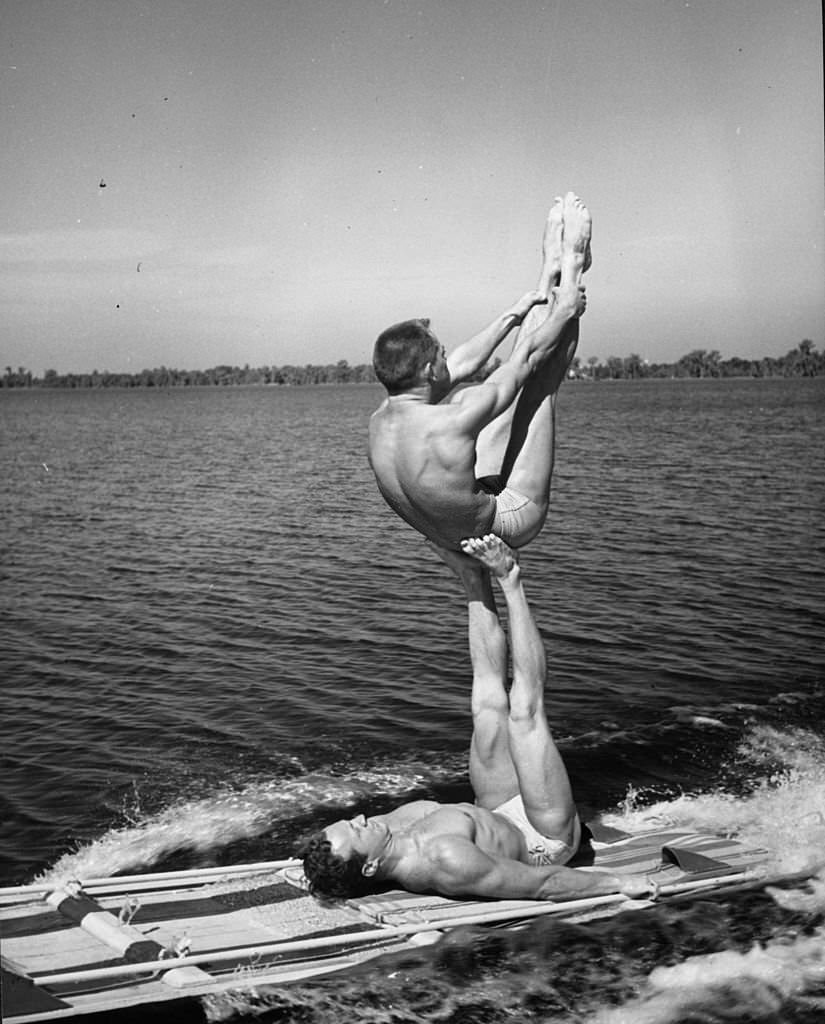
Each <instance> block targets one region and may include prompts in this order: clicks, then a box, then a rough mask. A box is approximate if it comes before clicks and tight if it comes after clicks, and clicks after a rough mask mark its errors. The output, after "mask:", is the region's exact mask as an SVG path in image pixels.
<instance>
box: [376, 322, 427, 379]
mask: <svg viewBox="0 0 825 1024" xmlns="http://www.w3.org/2000/svg"><path fill="white" fill-rule="evenodd" d="M443 359H444V347H443V345H442V344H441V342H440V341H439V340H438V338H436V336H435V335H434V334H433V332H432V331H431V330H430V321H429V320H427V319H426V318H425V319H422V320H404V321H403V322H402V323H400V324H393V326H392V327H388V328H387V329H386V330H385V331H382V332H381V334H379V335H378V338H377V340H376V342H375V348H374V349H373V354H372V365H373V367H374V369H375V376H376V377H377V378H378V379H379V380H380V381H381V383H382V384H383V385H384V387H385V388H386V389H387V392H388V393H389V394H391V395H397V394H400V393H401V392H402V391H409V390H410V388H414V387H416V385H418V384H421V383H422V382H423V378H424V372H425V370H426V369H427V366H428V364H429V366H430V368H431V370H435V371H436V373H438V372H440V371H441V369H442V367H441V366H440V365H439V363H440V362H441V361H443ZM430 383H432V381H430Z"/></svg>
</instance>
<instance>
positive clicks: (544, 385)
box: [476, 192, 591, 547]
mask: <svg viewBox="0 0 825 1024" xmlns="http://www.w3.org/2000/svg"><path fill="white" fill-rule="evenodd" d="M563 216H564V231H563V235H562V238H561V256H560V268H561V269H560V284H559V287H558V292H559V293H562V292H564V291H575V292H577V291H579V289H580V287H581V278H582V274H583V273H584V272H585V270H586V269H587V267H588V266H589V265H590V236H591V218H590V214H589V212H588V210H587V207H586V206H585V205H584V204H583V203H582V202H581V200H580V199H578V197H576V196H575V195H573V193H572V192H569V193H568V194H567V195H566V196H565V198H564V203H563ZM522 330H523V328H522ZM537 330H539V331H540V330H541V325H539V327H538V328H537ZM534 333H535V331H534ZM578 341H579V321H578V319H574V320H571V321H570V322H569V323H568V324H567V326H566V327H565V329H564V331H563V333H562V335H561V338H560V339H559V342H558V344H556V345H555V346H554V347H553V348H552V349H551V351H550V353H549V355H547V356H546V357H545V358H544V360H543V361H542V362H541V363H540V364H539V366H538V367H537V369H536V371H535V372H534V374H533V376H532V377H531V378H530V379H529V380H528V382H527V383H526V384H525V386H524V387H523V388H522V390H521V393H520V394H519V396H518V397H517V399H516V402H515V403H514V407H513V409H512V415H511V416H510V418H509V421H508V423H507V435H506V442H505V447H504V449H503V454H502V455H501V457H500V464H499V465H500V468H499V470H497V471H496V472H497V474H498V476H499V479H500V481H501V483H502V484H503V485H507V486H509V487H511V488H513V490H515V491H517V492H518V493H519V494H523V495H524V496H525V497H527V498H529V499H530V500H531V501H532V503H533V506H534V507H533V516H532V518H531V519H530V521H529V523H527V524H525V527H524V530H523V532H522V533H521V534H520V535H518V536H516V537H513V538H511V539H512V542H513V543H514V544H515V545H516V546H517V547H522V546H523V545H524V544H527V543H528V542H529V541H530V540H532V539H533V538H534V537H535V536H536V534H538V533H539V531H540V530H541V528H542V526H543V525H544V520H545V518H546V516H547V508H548V505H549V502H550V483H551V480H552V476H553V465H554V461H555V419H556V410H555V400H556V393H557V392H558V389H559V387H560V386H561V384H562V382H563V381H564V379H565V377H566V376H567V371H568V369H569V367H570V363H571V361H572V359H573V356H574V355H575V352H576V348H577V346H578ZM517 344H518V342H517ZM508 412H509V410H508ZM505 415H507V414H506V413H505ZM499 419H501V417H499ZM494 423H498V421H494ZM491 426H492V425H491ZM503 428H504V423H503V422H502V424H500V425H499V426H498V427H497V433H496V434H495V435H492V434H491V439H492V438H493V437H494V438H495V443H496V444H498V445H500V444H501V438H502V433H503ZM487 429H490V428H487ZM496 457H497V458H498V457H499V456H498V452H496ZM492 461H493V460H492V458H491V457H490V456H489V455H488V454H487V453H485V464H490V462H492ZM476 466H477V476H484V475H488V474H485V473H481V472H478V466H479V460H478V459H477V462H476Z"/></svg>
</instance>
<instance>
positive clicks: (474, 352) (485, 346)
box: [447, 292, 547, 384]
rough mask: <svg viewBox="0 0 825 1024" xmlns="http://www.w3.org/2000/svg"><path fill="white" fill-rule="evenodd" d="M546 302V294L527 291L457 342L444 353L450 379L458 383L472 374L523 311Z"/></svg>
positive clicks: (517, 320)
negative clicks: (477, 330)
mask: <svg viewBox="0 0 825 1024" xmlns="http://www.w3.org/2000/svg"><path fill="white" fill-rule="evenodd" d="M546 302H547V296H546V295H543V294H542V293H541V292H527V293H526V294H525V295H523V296H522V297H521V298H520V299H519V300H518V302H516V303H515V304H514V305H513V306H511V307H510V308H509V309H505V311H504V312H503V313H502V314H501V315H500V316H497V317H496V318H495V320H493V322H492V323H491V324H488V325H487V326H486V327H485V328H484V329H483V330H481V331H479V332H478V334H476V335H474V336H473V337H472V338H470V339H469V340H468V341H465V342H463V343H462V344H461V345H459V346H458V347H457V348H456V349H455V351H454V352H452V353H451V354H450V355H449V356H448V357H447V368H448V369H449V371H450V381H451V383H452V384H460V383H461V382H462V381H465V380H467V379H468V378H469V377H472V376H473V374H474V373H476V371H477V370H480V369H481V367H482V366H484V364H485V363H486V362H487V360H488V359H489V358H490V356H491V355H492V354H493V352H494V351H495V349H496V348H497V347H498V346H499V345H500V344H501V342H502V341H504V339H505V338H506V337H507V335H508V334H509V333H510V331H511V330H512V329H513V328H514V327H516V326H517V325H518V324H520V323H521V322H522V320H523V319H524V317H525V315H526V314H527V312H528V311H529V310H530V309H531V308H532V307H534V306H536V305H540V304H543V303H546Z"/></svg>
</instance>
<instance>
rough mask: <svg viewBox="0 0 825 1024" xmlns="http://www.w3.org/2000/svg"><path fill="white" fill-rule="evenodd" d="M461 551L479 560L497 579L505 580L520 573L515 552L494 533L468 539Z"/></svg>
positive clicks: (463, 542)
mask: <svg viewBox="0 0 825 1024" xmlns="http://www.w3.org/2000/svg"><path fill="white" fill-rule="evenodd" d="M461 550H462V551H463V552H464V553H465V554H467V555H472V557H473V558H476V559H478V561H479V562H481V564H482V565H483V566H484V567H485V568H487V569H489V570H490V572H491V573H492V575H493V576H495V577H496V578H497V579H504V578H505V577H507V576H512V575H513V574H514V573H516V574H517V573H518V571H519V568H518V560H517V559H516V554H515V552H514V551H513V550H512V548H510V547H508V546H507V545H506V544H505V543H504V541H503V540H502V539H501V537H497V536H496V535H495V534H494V533H488V534H485V536H483V537H468V538H467V539H466V540H463V541H462V542H461Z"/></svg>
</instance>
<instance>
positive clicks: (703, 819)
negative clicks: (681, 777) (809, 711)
mask: <svg viewBox="0 0 825 1024" xmlns="http://www.w3.org/2000/svg"><path fill="white" fill-rule="evenodd" d="M739 756H740V758H741V763H742V770H743V772H747V773H748V774H749V775H750V776H751V777H752V778H753V779H754V780H755V781H754V785H753V787H752V790H751V792H750V793H749V795H747V796H744V797H743V796H738V795H734V794H732V793H728V792H724V791H722V790H717V791H714V792H711V793H702V794H699V795H683V796H679V797H675V798H674V799H672V800H663V801H659V802H657V803H654V804H651V805H650V806H646V807H642V806H639V794H637V793H636V792H634V791H633V790H630V791H629V792H628V796H627V798H626V800H625V802H624V804H623V805H622V807H621V808H620V809H619V810H617V811H616V812H615V813H612V814H608V815H605V816H604V821H605V823H606V824H609V825H614V826H616V827H617V828H622V829H626V830H628V831H637V830H642V829H645V828H654V827H655V828H658V827H674V826H675V827H686V828H692V829H695V830H696V831H699V832H704V831H707V832H714V833H721V834H725V835H729V836H732V837H735V838H737V839H739V840H741V841H742V842H744V843H746V844H748V845H751V846H757V847H761V848H763V849H766V850H768V852H769V863H768V864H767V866H766V870H767V871H769V872H775V873H780V874H796V873H804V872H814V871H816V870H817V868H819V867H820V866H822V865H823V864H825V742H823V740H822V739H821V738H820V737H818V736H816V735H815V734H813V733H810V732H806V731H805V730H802V729H794V730H785V731H783V730H778V729H774V728H772V727H770V726H758V727H755V728H753V729H752V730H751V732H750V733H749V735H748V736H747V738H746V739H745V740H744V741H743V743H742V744H741V745H740V749H739Z"/></svg>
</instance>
